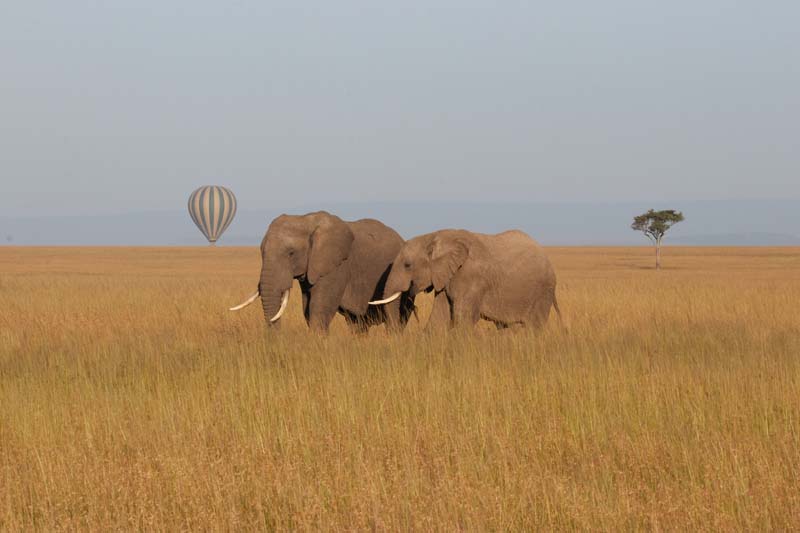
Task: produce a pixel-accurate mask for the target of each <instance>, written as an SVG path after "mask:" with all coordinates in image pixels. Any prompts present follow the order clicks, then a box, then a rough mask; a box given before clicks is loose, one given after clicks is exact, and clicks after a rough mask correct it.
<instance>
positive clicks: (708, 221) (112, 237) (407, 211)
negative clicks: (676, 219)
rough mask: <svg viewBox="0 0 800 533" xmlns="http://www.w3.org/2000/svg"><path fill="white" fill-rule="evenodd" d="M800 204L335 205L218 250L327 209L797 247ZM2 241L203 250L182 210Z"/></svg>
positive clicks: (618, 237)
mask: <svg viewBox="0 0 800 533" xmlns="http://www.w3.org/2000/svg"><path fill="white" fill-rule="evenodd" d="M798 204H800V202H796V201H790V200H757V201H692V202H670V203H669V204H658V203H656V204H651V203H647V202H637V203H632V202H629V203H617V204H601V203H597V204H586V203H478V202H476V203H462V204H449V203H437V202H397V203H389V202H383V203H355V202H354V203H334V204H330V205H305V206H297V207H294V208H287V209H263V210H255V211H240V212H239V213H238V214H237V216H236V219H235V220H234V222H233V224H232V225H231V226H230V228H228V231H227V232H226V233H225V235H224V236H223V237H222V239H221V240H220V243H219V244H220V245H221V246H225V245H257V244H258V243H259V242H260V240H261V237H262V235H263V234H264V231H265V230H266V228H267V225H268V224H269V222H270V220H272V219H273V218H274V217H275V216H277V215H279V214H280V213H282V212H286V213H305V212H308V211H314V210H317V209H326V210H328V211H330V212H332V213H335V214H337V215H339V216H341V217H342V218H345V219H350V220H353V219H357V218H365V217H372V218H378V219H380V220H382V221H383V222H385V223H386V224H388V225H390V226H392V227H394V228H395V229H396V230H397V231H398V232H400V234H401V235H403V236H404V237H406V238H408V237H411V236H414V235H418V234H421V233H426V232H429V231H433V230H435V229H438V228H444V227H451V228H465V229H470V230H474V231H481V232H486V233H495V232H499V231H503V230H505V229H509V228H518V229H522V230H523V231H526V232H528V233H530V234H531V235H532V236H534V237H535V238H536V239H537V240H539V241H540V242H541V243H542V244H546V245H640V244H647V241H646V240H645V238H644V237H643V236H642V235H641V234H638V233H636V232H634V231H633V230H631V229H630V223H631V220H632V218H633V216H634V215H636V214H639V213H641V212H643V211H645V210H647V209H649V208H651V207H652V208H654V209H666V208H674V209H679V210H682V211H683V212H684V214H685V215H686V221H685V222H682V223H680V224H678V225H677V226H675V228H673V229H672V230H671V231H670V233H669V235H668V237H667V240H666V242H667V243H668V244H684V245H703V246H709V245H720V246H731V245H746V246H758V245H767V246H781V245H794V246H800V209H798V207H800V206H799V205H798ZM0 243H3V244H15V245H154V246H158V245H203V244H204V243H205V240H204V238H203V237H202V235H201V234H200V232H199V231H198V230H197V228H195V227H194V224H193V223H192V221H191V219H190V218H189V216H188V214H187V213H186V212H185V211H183V210H175V211H169V212H141V213H127V214H121V215H111V216H105V215H104V216H58V217H27V218H10V217H0Z"/></svg>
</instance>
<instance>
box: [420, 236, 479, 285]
mask: <svg viewBox="0 0 800 533" xmlns="http://www.w3.org/2000/svg"><path fill="white" fill-rule="evenodd" d="M428 254H429V255H430V258H431V280H432V281H433V288H434V289H435V290H436V291H440V290H442V289H444V287H445V286H446V285H447V284H448V283H449V282H450V278H452V277H453V274H455V273H456V271H458V269H459V268H461V265H463V264H464V261H466V260H467V257H468V256H469V248H467V245H466V243H465V242H464V241H462V240H461V239H440V238H438V237H437V238H435V239H434V240H433V241H432V242H431V244H430V246H429V248H428Z"/></svg>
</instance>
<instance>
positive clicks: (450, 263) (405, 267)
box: [370, 231, 469, 305]
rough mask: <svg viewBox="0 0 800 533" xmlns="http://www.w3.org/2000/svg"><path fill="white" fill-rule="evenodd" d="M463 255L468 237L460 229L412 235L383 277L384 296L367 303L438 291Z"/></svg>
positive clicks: (447, 280) (384, 301) (390, 300)
mask: <svg viewBox="0 0 800 533" xmlns="http://www.w3.org/2000/svg"><path fill="white" fill-rule="evenodd" d="M467 257H469V240H468V238H467V236H466V235H463V234H462V232H458V231H443V232H442V231H439V232H436V233H429V234H427V235H421V236H419V237H415V238H413V239H411V240H410V241H408V242H406V244H405V245H404V246H403V248H402V249H401V250H400V252H399V253H398V254H397V258H396V259H395V260H394V263H393V264H392V270H391V273H390V274H389V278H388V279H387V280H386V286H385V289H384V293H383V295H384V299H383V300H378V301H374V302H370V304H372V305H381V304H385V303H389V302H392V301H394V300H396V299H397V298H399V297H400V295H401V294H402V293H404V292H408V293H409V294H410V295H411V297H414V296H416V295H417V294H419V293H421V292H427V291H430V290H434V291H436V292H438V291H441V290H442V289H444V288H445V287H446V286H447V284H448V283H449V282H450V278H452V277H453V274H455V273H456V272H457V271H458V269H459V268H461V265H462V264H464V261H466V259H467Z"/></svg>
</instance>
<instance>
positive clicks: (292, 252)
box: [286, 248, 294, 257]
mask: <svg viewBox="0 0 800 533" xmlns="http://www.w3.org/2000/svg"><path fill="white" fill-rule="evenodd" d="M286 253H287V254H289V257H292V256H293V255H294V250H292V249H291V248H290V249H289V250H287V251H286Z"/></svg>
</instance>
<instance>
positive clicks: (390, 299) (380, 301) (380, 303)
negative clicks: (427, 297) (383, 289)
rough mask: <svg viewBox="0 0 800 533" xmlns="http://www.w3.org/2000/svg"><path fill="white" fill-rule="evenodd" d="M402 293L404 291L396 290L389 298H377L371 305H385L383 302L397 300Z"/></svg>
mask: <svg viewBox="0 0 800 533" xmlns="http://www.w3.org/2000/svg"><path fill="white" fill-rule="evenodd" d="M401 294H403V293H402V292H396V293H394V294H392V295H391V296H389V297H388V298H384V299H383V300H375V301H373V302H370V303H369V305H383V304H388V303H391V302H393V301H395V300H397V299H398V298H400V295H401Z"/></svg>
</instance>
